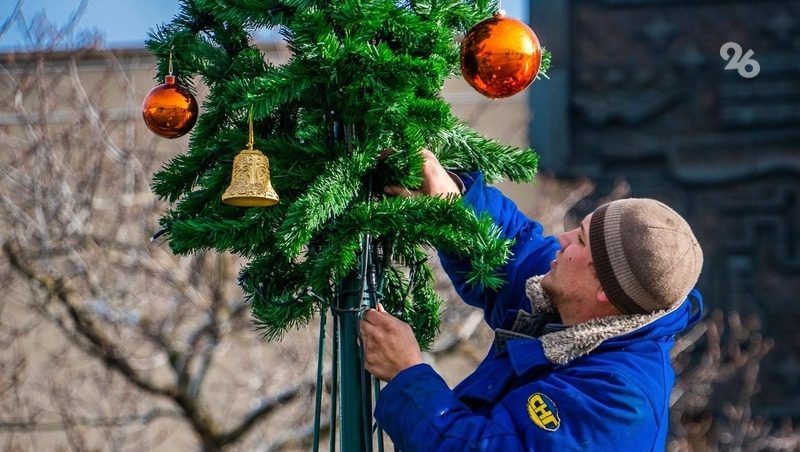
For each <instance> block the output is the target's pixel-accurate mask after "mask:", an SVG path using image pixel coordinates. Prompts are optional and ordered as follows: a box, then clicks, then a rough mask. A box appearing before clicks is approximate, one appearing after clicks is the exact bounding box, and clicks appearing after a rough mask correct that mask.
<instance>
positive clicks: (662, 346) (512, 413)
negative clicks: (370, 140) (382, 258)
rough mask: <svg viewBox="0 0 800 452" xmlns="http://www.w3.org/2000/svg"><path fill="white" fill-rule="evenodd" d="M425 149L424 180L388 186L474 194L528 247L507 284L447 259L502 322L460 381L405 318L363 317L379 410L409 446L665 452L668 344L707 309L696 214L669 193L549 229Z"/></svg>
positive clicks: (470, 201) (469, 293)
mask: <svg viewBox="0 0 800 452" xmlns="http://www.w3.org/2000/svg"><path fill="white" fill-rule="evenodd" d="M424 152H425V165H424V180H425V182H424V184H423V186H422V189H421V190H419V191H418V192H416V193H415V192H410V191H408V190H407V189H404V188H401V187H388V188H387V192H388V193H390V194H396V195H401V196H412V195H430V196H445V195H459V194H462V195H463V198H464V202H465V203H467V205H469V206H471V207H472V208H473V209H474V210H475V211H476V212H488V213H489V214H490V215H491V216H492V217H493V218H494V220H495V221H496V222H497V224H498V225H499V226H500V227H501V229H502V231H503V233H504V234H505V235H506V236H507V237H511V238H514V239H515V240H516V242H515V245H514V249H513V252H514V255H513V256H512V259H511V260H510V262H509V263H508V264H507V266H506V267H505V268H504V269H503V272H504V274H505V275H506V277H507V279H508V281H507V284H505V285H504V286H503V287H502V288H501V289H500V290H499V291H496V292H495V291H489V290H485V291H484V290H481V288H480V287H472V286H469V285H467V284H466V283H465V282H464V279H463V275H464V274H465V271H464V270H465V269H467V268H468V262H464V261H462V260H459V259H457V258H454V257H452V256H442V265H443V266H444V268H445V271H447V273H448V275H449V276H450V278H451V279H452V281H453V283H454V286H455V287H456V290H457V291H458V292H459V294H460V295H461V297H462V298H463V299H464V301H465V302H467V303H469V304H471V305H474V306H478V307H480V308H482V309H483V310H484V313H485V319H486V321H487V322H488V324H489V325H490V326H491V327H492V328H493V329H494V330H495V331H496V339H495V343H494V344H493V345H492V348H491V349H490V351H489V353H488V356H487V357H486V358H485V359H484V361H483V362H482V363H481V364H480V365H479V366H478V368H477V369H476V370H475V371H474V372H473V373H472V374H471V375H470V376H468V377H467V378H466V379H465V380H464V381H463V382H461V383H460V384H459V385H458V386H457V387H456V388H455V389H453V390H451V389H450V388H449V387H448V386H447V385H446V383H445V382H444V381H443V380H442V379H441V377H440V376H439V375H437V374H436V373H435V372H434V371H433V369H432V368H431V367H430V366H428V365H426V364H423V363H422V356H421V353H420V350H419V346H418V345H417V343H416V341H415V339H414V336H413V334H412V332H411V328H410V327H409V326H408V325H407V324H405V323H404V322H402V321H400V320H399V319H397V318H395V317H393V316H391V315H390V314H389V313H387V312H386V311H384V310H383V309H382V308H381V307H379V308H378V309H377V310H375V309H373V310H369V311H367V312H366V313H365V314H364V318H363V321H362V322H361V327H360V328H361V337H362V344H363V347H364V354H365V363H366V368H367V369H368V370H369V371H370V372H372V374H373V375H375V376H376V377H378V378H380V379H382V380H384V381H387V382H388V383H387V385H386V386H385V388H384V389H383V391H382V392H381V395H380V398H379V400H378V402H377V406H376V408H375V418H376V419H377V420H378V422H379V424H380V425H381V426H382V427H383V428H384V430H385V431H386V432H387V433H388V434H389V436H390V437H391V438H392V440H393V441H394V443H395V445H396V446H397V448H398V449H400V450H403V451H406V452H410V451H441V450H458V451H464V450H491V451H521V450H544V451H549V450H559V451H562V450H613V451H632V450H663V449H664V447H665V442H666V434H667V430H668V427H669V425H668V424H669V395H670V391H671V389H672V385H673V383H674V373H673V370H672V366H671V364H670V358H669V353H670V349H671V348H672V345H673V340H674V336H675V334H677V333H679V332H681V331H683V330H684V329H686V328H688V327H690V326H691V325H693V324H694V323H696V322H697V321H698V320H699V318H700V316H701V315H702V301H701V298H700V295H699V293H698V292H697V291H696V290H694V289H693V286H694V285H695V283H696V282H697V278H698V276H699V273H700V268H701V266H702V260H703V258H702V251H701V249H700V246H699V245H698V243H697V240H696V239H695V237H694V235H693V234H692V231H691V229H690V228H689V226H688V225H687V224H686V222H685V221H684V219H683V218H681V217H680V216H679V215H678V214H677V213H675V212H674V211H673V210H672V209H670V208H669V207H667V206H665V205H664V204H662V203H660V202H658V201H655V200H651V199H626V200H619V201H614V202H612V203H609V204H605V205H603V206H601V207H599V208H598V209H597V210H595V211H594V212H593V213H591V214H589V215H587V216H586V218H584V219H583V221H581V224H580V227H578V228H576V229H574V230H572V231H569V232H564V233H562V234H559V235H558V236H556V237H544V236H542V228H541V226H540V225H539V224H538V223H536V222H533V221H531V220H529V219H527V218H526V217H525V216H524V215H522V214H521V213H520V212H519V211H518V210H517V208H516V206H515V205H514V204H513V203H512V202H511V201H510V200H508V199H506V198H505V197H503V196H502V194H500V192H499V191H497V190H496V189H494V188H488V187H486V186H485V185H484V183H483V180H482V176H481V175H479V174H477V175H473V176H465V177H464V179H463V182H461V181H459V182H461V184H462V185H463V187H459V184H458V183H457V181H458V179H459V178H457V177H451V175H450V174H449V173H448V172H447V171H445V170H444V168H442V166H441V165H440V164H439V162H438V161H437V160H436V158H435V156H434V155H433V154H432V153H430V152H428V151H424ZM537 275H544V276H537Z"/></svg>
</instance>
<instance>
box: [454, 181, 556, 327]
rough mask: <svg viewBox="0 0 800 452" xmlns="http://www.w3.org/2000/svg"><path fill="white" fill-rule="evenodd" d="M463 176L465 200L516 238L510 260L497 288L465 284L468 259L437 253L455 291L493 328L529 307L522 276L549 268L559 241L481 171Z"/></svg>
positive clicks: (507, 236) (508, 234) (511, 236)
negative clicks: (546, 234)
mask: <svg viewBox="0 0 800 452" xmlns="http://www.w3.org/2000/svg"><path fill="white" fill-rule="evenodd" d="M462 180H463V182H464V185H465V188H466V189H467V191H466V193H465V194H464V203H465V204H466V205H468V206H470V207H472V209H473V210H474V211H475V213H476V214H478V215H480V214H482V213H487V214H489V215H490V216H491V218H492V219H493V220H494V222H495V223H496V224H497V225H498V227H499V228H500V231H501V233H502V234H503V236H504V237H506V238H510V239H514V240H515V242H514V246H513V248H512V250H511V251H512V256H511V258H510V259H509V262H508V263H507V264H506V265H505V266H504V267H503V268H502V269H500V271H501V273H502V274H503V275H504V279H505V280H506V283H505V284H504V285H503V286H502V287H501V288H500V289H499V290H498V291H494V290H490V289H485V288H484V287H482V286H480V285H470V284H467V283H466V279H465V277H466V274H467V273H468V271H469V269H470V263H469V260H468V259H466V258H460V257H458V256H455V255H451V254H447V253H439V257H440V260H441V262H442V267H443V268H444V270H445V272H446V273H447V275H448V276H449V277H450V280H451V281H452V282H453V287H455V289H456V292H458V294H459V295H460V296H461V298H462V299H463V300H464V301H465V302H466V303H467V304H469V305H472V306H475V307H478V308H481V309H483V310H484V318H485V319H486V322H487V323H488V324H489V326H491V327H492V329H495V328H498V327H502V326H503V322H504V320H505V319H507V318H513V317H514V316H516V313H517V311H519V310H520V309H526V310H529V303H528V301H527V298H526V297H525V280H527V279H528V278H530V277H531V276H534V275H541V274H544V273H546V272H547V271H548V270H549V268H550V266H549V264H550V261H551V260H553V258H554V256H555V253H556V251H558V250H559V244H558V241H557V240H556V239H555V237H544V236H543V235H542V226H541V225H540V224H539V223H537V222H536V221H533V220H531V219H529V218H528V217H526V216H525V215H524V214H523V213H522V212H520V211H519V209H518V208H517V206H516V204H514V202H513V201H511V200H510V199H508V198H506V197H505V196H504V195H503V194H502V193H501V192H500V191H499V190H497V189H496V188H493V187H487V186H486V185H485V183H484V180H483V175H482V174H480V173H472V174H468V175H464V176H463V177H462Z"/></svg>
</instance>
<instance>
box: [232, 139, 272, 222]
mask: <svg viewBox="0 0 800 452" xmlns="http://www.w3.org/2000/svg"><path fill="white" fill-rule="evenodd" d="M279 201H280V199H279V198H278V193H276V192H275V189H273V188H272V182H271V181H270V174H269V159H268V158H267V156H266V155H264V154H263V153H262V152H261V151H259V150H258V149H253V148H252V146H248V147H247V149H245V150H243V151H241V152H240V153H239V154H237V155H236V157H235V158H234V159H233V170H232V171H231V184H230V185H229V186H228V189H227V190H225V193H223V194H222V202H224V203H225V204H229V205H231V206H237V207H266V206H273V205H275V204H278V202H279Z"/></svg>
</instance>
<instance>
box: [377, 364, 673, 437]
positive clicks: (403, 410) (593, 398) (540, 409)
mask: <svg viewBox="0 0 800 452" xmlns="http://www.w3.org/2000/svg"><path fill="white" fill-rule="evenodd" d="M396 380H397V381H396ZM497 402H498V403H496V404H494V406H493V408H492V410H491V412H490V413H489V414H487V415H480V414H476V413H474V412H472V411H471V410H470V409H469V408H468V407H467V406H466V405H465V404H464V403H463V402H461V401H460V400H459V399H458V398H457V397H456V396H455V394H454V393H453V392H452V391H451V390H450V389H449V388H448V387H447V385H446V383H445V382H444V381H443V380H442V379H441V377H439V376H438V375H437V374H436V373H435V372H434V371H433V369H432V368H431V367H430V366H428V365H426V364H419V365H417V366H414V367H411V368H409V369H406V370H404V371H403V372H401V373H400V374H398V375H397V376H396V377H395V379H393V380H392V381H391V382H389V384H388V385H387V386H386V387H385V388H384V390H383V392H381V395H380V398H379V399H378V404H377V406H376V410H375V418H376V419H377V420H378V423H379V424H380V425H381V427H382V428H383V429H384V431H386V433H387V434H388V435H389V437H390V438H391V439H392V441H393V442H394V444H395V446H396V448H397V449H399V450H401V451H403V452H424V451H431V452H433V451H459V452H463V451H476V450H480V451H511V452H514V451H550V450H563V451H572V450H575V451H579V450H580V451H583V450H598V451H618V450H663V447H664V445H663V444H657V441H654V439H655V438H656V437H657V431H658V425H657V422H654V418H655V417H656V416H655V413H654V407H653V406H652V405H651V404H650V402H649V401H648V398H647V397H646V396H645V394H644V393H642V392H641V391H640V389H639V388H638V387H637V385H636V384H633V383H632V382H630V381H625V379H624V377H620V376H618V375H615V374H613V373H611V374H609V373H608V372H602V374H601V373H597V374H592V373H591V371H590V372H587V373H585V374H583V375H561V374H551V375H550V376H549V377H546V378H543V379H541V380H534V381H531V382H530V383H528V384H525V385H522V386H521V387H518V388H516V389H514V390H512V391H511V392H509V393H508V394H506V395H505V396H503V397H502V400H499V401H497Z"/></svg>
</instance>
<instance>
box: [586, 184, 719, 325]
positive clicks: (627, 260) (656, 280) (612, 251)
mask: <svg viewBox="0 0 800 452" xmlns="http://www.w3.org/2000/svg"><path fill="white" fill-rule="evenodd" d="M589 243H590V244H591V252H592V259H593V260H594V266H595V270H596V271H597V277H598V279H599V280H600V285H601V286H602V287H603V290H604V291H605V292H606V295H607V296H608V298H609V300H610V301H611V302H612V303H613V304H614V305H615V306H616V307H617V308H619V309H620V310H621V311H622V312H624V313H626V314H643V313H648V312H653V311H657V310H660V309H668V308H671V307H673V306H675V305H676V304H678V303H680V302H681V301H683V300H684V299H685V298H686V296H687V295H688V294H689V291H691V290H692V287H694V285H695V283H697V278H698V277H699V276H700V268H701V267H702V266H703V251H702V250H701V249H700V245H699V244H698V243H697V239H696V238H695V236H694V234H693V233H692V229H691V228H690V227H689V225H688V224H687V223H686V220H684V219H683V217H681V216H680V215H679V214H678V213H677V212H675V211H674V210H672V209H671V208H669V207H668V206H666V205H665V204H662V203H661V202H659V201H656V200H654V199H635V198H632V199H621V200H617V201H613V202H610V203H608V204H604V205H602V206H600V207H598V208H597V210H595V211H594V214H593V215H592V220H591V223H590V225H589Z"/></svg>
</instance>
